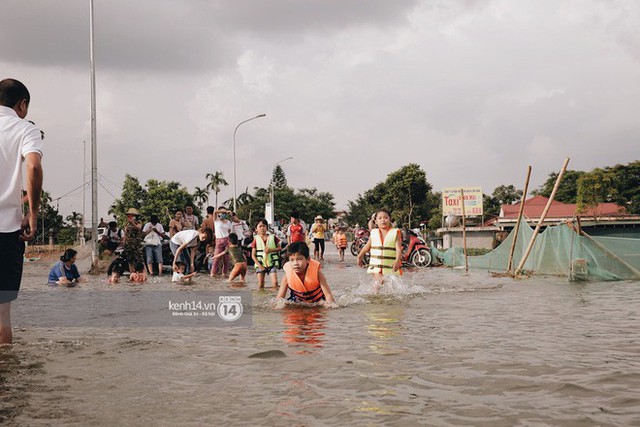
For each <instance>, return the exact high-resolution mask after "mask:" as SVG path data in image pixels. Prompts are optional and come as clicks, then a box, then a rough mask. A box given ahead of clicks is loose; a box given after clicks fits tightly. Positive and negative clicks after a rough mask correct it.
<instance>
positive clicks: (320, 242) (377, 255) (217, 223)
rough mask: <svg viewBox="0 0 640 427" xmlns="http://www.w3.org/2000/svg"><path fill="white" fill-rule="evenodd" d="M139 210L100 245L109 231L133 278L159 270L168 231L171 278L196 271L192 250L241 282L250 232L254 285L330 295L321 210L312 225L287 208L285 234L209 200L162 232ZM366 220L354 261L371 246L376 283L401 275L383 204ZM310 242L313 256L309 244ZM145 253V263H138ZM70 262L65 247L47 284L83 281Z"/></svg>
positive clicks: (297, 296)
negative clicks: (200, 211) (202, 212)
mask: <svg viewBox="0 0 640 427" xmlns="http://www.w3.org/2000/svg"><path fill="white" fill-rule="evenodd" d="M139 215H140V214H139V212H138V211H137V210H136V209H129V210H128V211H127V212H126V216H127V224H126V226H125V227H124V230H122V231H119V230H117V227H116V229H114V227H110V228H109V229H108V230H107V231H105V234H104V236H103V240H104V244H105V247H107V244H108V243H109V241H110V240H109V236H115V237H116V240H118V242H119V243H120V244H121V245H122V247H123V252H124V256H125V257H126V259H127V260H128V262H129V269H130V270H129V271H130V272H131V274H130V280H131V281H134V282H143V281H145V280H146V275H147V272H148V273H149V274H151V272H153V271H154V270H153V264H154V263H158V264H159V267H160V268H159V273H158V274H159V275H162V267H163V265H162V252H161V250H160V251H159V250H158V249H159V248H160V247H161V244H162V239H164V238H165V237H168V238H169V245H170V248H171V252H172V254H173V261H172V269H173V276H172V280H173V281H175V282H180V283H189V282H190V281H191V278H192V277H193V275H194V274H195V270H196V265H195V258H196V252H197V251H198V250H204V251H205V253H206V258H205V259H206V262H207V271H208V272H209V274H210V275H211V276H212V277H227V278H228V282H230V283H231V285H232V286H244V284H245V280H246V274H247V271H248V259H247V258H248V254H245V251H244V250H243V247H242V241H243V239H245V238H246V237H249V238H251V237H252V239H250V240H252V241H251V244H250V246H249V248H250V258H251V259H252V260H253V263H254V265H255V270H256V275H257V279H258V287H259V289H263V288H264V287H265V282H266V279H267V277H268V278H269V281H270V283H271V285H272V287H273V288H274V289H278V297H279V298H284V297H285V295H286V293H287V291H289V292H290V296H289V299H291V300H295V301H302V302H319V301H325V300H326V301H327V302H328V303H334V302H335V301H334V298H333V294H332V293H331V289H330V287H329V285H328V284H327V282H326V278H325V277H324V274H322V271H321V266H322V264H321V261H323V260H324V252H325V241H326V240H327V237H328V232H329V230H328V226H327V225H326V223H325V221H324V218H323V217H322V216H320V215H318V216H316V217H315V218H314V222H313V224H312V225H311V227H307V225H306V224H305V223H304V221H302V219H301V218H300V215H299V213H298V212H292V214H291V219H290V222H289V224H288V226H287V227H286V234H285V236H286V237H285V238H283V239H281V238H278V237H277V236H276V235H275V234H274V233H272V232H270V231H269V223H268V222H267V220H266V219H260V220H259V221H258V222H257V223H256V224H255V228H254V229H251V228H250V227H249V226H248V224H247V223H246V222H245V221H243V220H241V219H240V218H238V216H237V215H236V214H235V213H234V212H232V211H229V210H227V209H225V208H224V207H220V208H217V209H215V208H214V207H211V206H210V207H208V208H207V216H206V217H205V218H204V220H203V221H202V223H200V220H199V218H198V217H197V216H196V215H195V214H194V213H193V207H192V206H189V205H188V206H186V207H185V210H184V211H181V210H178V211H176V212H175V213H174V216H173V217H172V218H171V219H170V221H169V227H168V228H169V229H168V234H167V233H165V230H164V228H163V226H162V224H160V222H159V221H158V217H157V216H156V215H151V217H150V219H149V222H147V223H146V224H144V225H143V224H142V223H141V222H139V221H138V217H139ZM369 226H370V228H372V230H371V235H370V238H369V241H368V242H367V243H366V245H365V246H364V247H363V249H362V250H361V251H360V253H359V254H358V257H357V262H358V265H360V266H363V265H364V257H365V254H367V253H370V261H369V265H368V269H367V272H368V273H370V274H372V275H373V276H374V284H375V286H376V289H378V288H379V287H380V286H381V285H382V284H383V283H384V279H385V276H388V275H401V274H402V269H401V267H402V258H401V257H402V233H401V232H400V230H398V229H397V228H394V227H393V226H392V221H391V216H390V214H389V212H388V211H386V210H384V209H382V210H380V211H378V212H376V213H375V214H374V215H373V216H372V219H371V222H370V224H369ZM120 236H121V237H120ZM281 237H282V236H281ZM311 241H312V242H313V247H314V250H313V258H312V257H311V254H310V250H309V244H310V243H311ZM333 242H334V243H335V245H336V247H337V248H338V251H339V256H340V261H343V260H344V251H345V249H346V248H347V236H346V233H345V229H344V228H342V227H336V228H335V230H334V232H333ZM69 251H73V250H69ZM283 253H284V261H285V262H283ZM143 257H144V260H145V261H146V266H145V264H144V263H143V262H142V260H143ZM74 261H75V253H73V254H72V253H67V252H65V254H64V255H63V257H62V258H61V261H60V262H59V263H58V264H56V266H54V268H52V270H51V274H50V278H49V279H50V283H57V284H67V285H68V284H71V283H75V282H77V281H79V280H81V277H80V275H79V273H78V272H77V268H74V267H75V266H74V265H73V262H74ZM281 264H284V265H281ZM145 267H146V268H145ZM280 268H283V269H284V278H283V279H282V280H281V282H280V283H278V270H279V269H280ZM112 279H113V277H112ZM112 281H113V282H117V280H112Z"/></svg>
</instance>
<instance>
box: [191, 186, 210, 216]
mask: <svg viewBox="0 0 640 427" xmlns="http://www.w3.org/2000/svg"><path fill="white" fill-rule="evenodd" d="M193 199H194V200H195V201H196V203H197V204H198V208H200V211H202V205H204V204H205V203H207V202H208V201H209V191H208V190H207V188H206V187H205V188H200V187H196V188H195V190H194V192H193Z"/></svg>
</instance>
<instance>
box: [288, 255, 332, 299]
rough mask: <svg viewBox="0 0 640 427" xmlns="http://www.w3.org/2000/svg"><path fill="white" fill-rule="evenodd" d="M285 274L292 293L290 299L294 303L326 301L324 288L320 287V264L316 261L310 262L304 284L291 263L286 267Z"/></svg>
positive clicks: (311, 260)
mask: <svg viewBox="0 0 640 427" xmlns="http://www.w3.org/2000/svg"><path fill="white" fill-rule="evenodd" d="M283 268H284V274H285V275H286V277H287V284H288V285H289V290H290V291H291V296H290V297H289V299H290V300H292V301H301V302H317V301H320V300H323V299H325V297H324V292H322V287H320V277H319V274H318V273H319V271H320V263H319V262H318V261H316V260H315V259H310V260H309V265H308V266H307V271H306V272H305V274H304V282H303V281H302V280H300V276H298V275H297V274H296V272H295V271H293V266H292V265H291V263H290V262H288V263H286V264H285V265H284V267H283Z"/></svg>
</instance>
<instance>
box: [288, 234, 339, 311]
mask: <svg viewBox="0 0 640 427" xmlns="http://www.w3.org/2000/svg"><path fill="white" fill-rule="evenodd" d="M287 258H288V259H289V262H287V263H286V264H285V265H284V267H283V268H284V277H283V278H282V282H280V290H279V291H278V296H277V298H284V297H285V295H286V294H287V289H288V290H289V291H291V294H290V296H289V300H290V301H294V302H307V303H312V302H317V303H321V304H332V305H335V303H336V302H335V300H334V299H333V294H332V293H331V289H330V288H329V285H328V284H327V279H326V278H325V277H324V274H323V273H322V271H320V263H319V262H318V261H316V260H315V259H309V246H307V244H306V243H304V242H294V243H291V244H290V245H289V246H288V247H287Z"/></svg>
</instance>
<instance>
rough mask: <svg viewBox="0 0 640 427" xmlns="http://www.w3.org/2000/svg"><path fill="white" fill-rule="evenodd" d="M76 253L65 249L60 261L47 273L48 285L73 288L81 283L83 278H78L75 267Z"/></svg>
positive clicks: (78, 273) (78, 274)
mask: <svg viewBox="0 0 640 427" xmlns="http://www.w3.org/2000/svg"><path fill="white" fill-rule="evenodd" d="M77 255H78V252H77V251H75V250H73V249H67V250H66V251H64V253H63V254H62V256H61V257H60V261H58V262H57V263H56V265H54V266H53V267H52V268H51V271H49V280H48V282H49V285H51V286H55V285H61V286H67V287H73V286H75V285H76V284H77V283H83V282H84V281H85V279H84V277H80V272H79V271H78V267H76V256H77Z"/></svg>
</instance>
